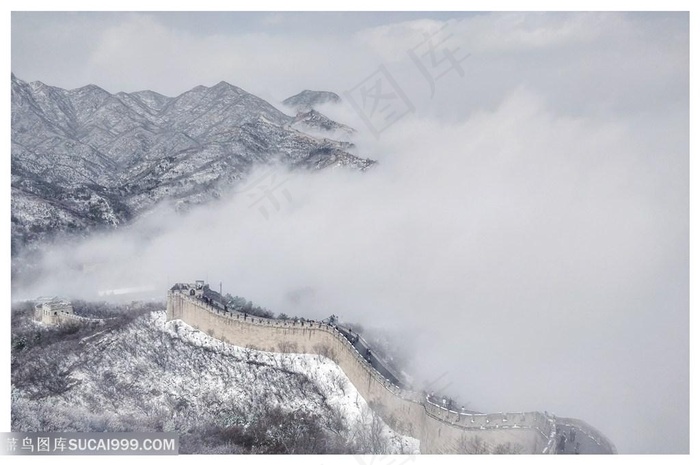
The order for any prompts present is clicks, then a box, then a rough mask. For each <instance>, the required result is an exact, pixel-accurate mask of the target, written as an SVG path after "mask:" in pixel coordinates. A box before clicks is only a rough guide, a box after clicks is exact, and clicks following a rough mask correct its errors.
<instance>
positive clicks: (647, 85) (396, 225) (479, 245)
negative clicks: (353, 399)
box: [13, 13, 689, 453]
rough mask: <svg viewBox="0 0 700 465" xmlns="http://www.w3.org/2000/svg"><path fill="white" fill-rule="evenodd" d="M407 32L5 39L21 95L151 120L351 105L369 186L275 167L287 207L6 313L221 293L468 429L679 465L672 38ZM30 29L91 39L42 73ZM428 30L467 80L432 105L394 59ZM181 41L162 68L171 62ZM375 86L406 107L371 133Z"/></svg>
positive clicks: (28, 291)
mask: <svg viewBox="0 0 700 465" xmlns="http://www.w3.org/2000/svg"><path fill="white" fill-rule="evenodd" d="M445 15H446V16H449V15H448V14H443V15H442V16H445ZM234 16H235V15H234ZM420 16H421V15H420V14H412V15H410V16H406V17H405V18H403V19H402V18H401V17H398V18H397V16H396V15H391V16H387V17H386V19H385V20H384V23H382V24H376V23H377V22H378V21H377V20H376V19H374V20H372V21H370V20H369V19H368V20H367V24H371V25H368V26H363V23H362V21H358V20H357V18H356V16H355V15H349V19H347V22H346V23H343V19H342V18H340V17H338V16H337V15H329V16H327V17H326V19H327V20H328V21H329V22H331V23H332V24H338V25H343V24H345V26H346V27H345V28H336V29H332V28H328V29H326V28H322V29H321V30H320V32H319V33H318V36H313V35H310V34H309V33H308V32H305V33H302V32H300V30H301V29H299V28H300V27H301V26H299V24H300V23H301V24H313V23H314V22H315V21H322V20H323V19H324V17H323V16H321V15H311V14H307V15H300V14H294V15H287V16H285V15H262V14H260V15H251V16H249V19H250V21H247V22H248V23H249V24H253V25H255V24H259V25H260V26H259V27H260V30H259V31H257V32H256V31H253V30H246V31H243V32H240V33H238V34H237V33H235V32H228V33H227V32H226V31H225V28H213V30H212V32H211V33H210V34H206V33H204V32H202V31H201V30H199V31H193V30H191V29H187V28H185V27H184V26H182V24H181V23H183V20H182V18H180V19H178V21H174V20H173V19H172V17H166V16H159V15H156V14H130V15H122V14H119V15H115V16H114V18H110V17H109V15H105V14H102V15H99V16H94V17H91V16H90V15H66V14H51V15H47V14H45V15H33V14H17V13H15V14H13V71H14V72H15V74H17V76H18V77H19V78H21V79H25V80H34V79H38V80H42V81H44V82H46V83H49V84H56V85H62V86H65V87H77V86H80V85H84V84H87V83H88V82H87V81H86V79H87V80H89V82H92V83H95V84H98V85H102V86H104V87H105V88H107V89H108V90H110V91H119V90H138V89H141V88H150V89H152V90H155V91H160V92H162V93H165V94H169V95H175V94H177V93H178V92H182V91H185V90H187V89H188V88H190V87H194V86H195V85H198V84H205V85H212V84H215V83H216V82H218V81H220V80H226V81H228V82H230V83H232V84H235V85H238V86H240V87H242V88H244V89H246V90H248V91H251V92H253V93H256V94H257V95H259V96H262V97H264V98H266V99H269V100H271V101H273V103H275V104H277V105H279V103H278V102H279V101H281V100H282V99H284V98H286V97H288V96H289V95H292V94H293V93H296V92H298V91H301V90H302V89H306V88H311V89H318V90H331V91H335V92H337V93H339V94H341V96H342V97H344V98H345V103H344V104H343V105H341V106H336V107H331V106H327V107H324V108H322V109H321V111H322V112H324V113H325V114H327V115H329V116H330V117H332V118H333V119H335V120H336V121H340V122H342V123H345V124H349V125H351V126H353V127H355V128H356V129H358V135H357V136H356V140H355V142H356V144H357V147H356V149H355V150H354V152H355V153H356V154H357V155H359V156H363V157H369V158H373V159H376V160H378V161H379V163H378V164H377V165H375V166H374V167H373V168H372V169H370V170H368V171H367V172H365V173H360V172H355V171H352V170H349V169H334V170H327V171H323V172H317V173H300V172H286V171H283V170H282V169H281V168H277V171H276V176H277V178H276V179H278V180H284V181H285V182H284V184H283V185H282V187H281V188H279V189H278V190H276V191H275V192H274V193H273V194H272V195H273V196H274V198H275V200H276V201H277V202H278V203H277V206H278V207H279V208H276V205H275V204H274V202H273V201H272V200H271V199H269V198H268V199H266V200H265V202H262V203H261V202H259V203H255V204H253V202H252V201H251V198H250V196H249V195H248V193H249V192H250V191H249V190H248V191H247V190H246V188H245V186H243V187H241V188H239V189H237V191H236V192H231V193H229V194H228V195H226V196H225V197H224V198H223V199H222V200H220V201H217V202H214V203H211V204H208V205H206V206H202V207H199V208H196V209H194V210H192V211H191V212H189V213H187V214H181V213H175V212H173V211H172V210H171V209H170V208H169V207H168V206H167V205H163V206H161V207H160V208H158V209H157V210H155V211H153V212H152V213H150V214H149V215H147V216H145V217H143V218H141V219H140V220H138V221H136V222H135V223H133V224H131V225H129V226H126V227H123V228H122V229H120V230H117V231H115V232H112V233H104V234H99V235H95V236H93V237H90V238H88V239H85V240H82V241H78V242H71V243H66V244H59V245H56V246H54V247H52V248H51V249H49V250H46V251H45V255H44V257H43V259H42V260H41V261H40V262H39V263H37V264H36V265H37V267H38V270H39V271H38V272H37V274H36V280H33V281H32V282H31V283H26V282H23V283H17V284H18V286H19V287H17V289H16V292H15V294H14V296H13V297H14V298H17V299H21V298H32V297H35V296H37V295H42V294H62V295H67V296H73V297H78V296H79V297H83V298H97V293H98V291H101V290H107V289H119V288H128V287H151V288H153V289H156V290H157V291H156V292H155V294H156V295H159V296H161V297H163V296H164V295H165V291H166V289H167V288H168V287H169V285H172V283H175V282H178V281H192V280H194V279H207V280H208V281H209V282H210V283H211V285H212V287H214V288H218V286H219V282H222V283H223V290H224V292H229V293H231V294H234V295H240V296H244V297H246V298H247V299H250V300H253V301H254V302H255V303H256V304H258V305H261V306H264V307H267V308H268V309H270V310H272V311H274V312H276V313H280V312H284V313H287V314H296V315H299V316H308V317H312V318H323V317H326V316H328V315H330V314H331V313H334V314H338V315H340V316H341V318H343V319H345V320H347V321H354V322H359V323H362V324H364V325H366V326H372V327H377V328H386V329H388V330H390V332H392V333H393V334H394V335H395V337H396V341H397V344H402V345H403V346H404V350H405V351H407V352H409V353H410V354H411V355H412V357H413V361H414V362H413V364H412V365H411V367H410V369H411V370H412V373H411V374H412V375H414V377H415V378H416V382H417V383H419V385H418V387H422V386H424V385H425V383H428V382H430V381H431V380H435V379H437V378H440V380H439V381H438V382H436V383H434V384H433V385H432V387H431V389H434V390H439V389H441V388H442V389H445V391H446V392H448V393H450V394H451V395H455V396H458V397H459V398H460V399H462V400H463V401H464V402H468V407H469V408H472V409H475V410H480V411H484V412H493V411H523V410H524V411H528V410H547V411H549V412H553V413H555V414H557V415H561V416H570V417H577V418H581V419H583V420H585V421H587V422H588V423H590V424H592V425H593V426H595V427H596V428H598V429H600V430H601V431H602V432H603V433H605V434H606V435H607V436H608V437H609V438H610V439H611V440H612V441H613V442H614V443H615V444H616V445H617V447H618V450H619V452H620V453H648V452H655V453H658V452H661V453H687V452H688V448H689V436H688V434H689V433H688V421H689V412H688V409H689V402H688V397H689V390H688V382H689V373H688V369H689V352H688V350H689V349H688V343H689V328H688V316H689V310H688V291H689V289H688V266H689V261H688V252H689V250H688V249H689V246H688V228H689V225H688V212H689V201H688V191H689V182H688V103H687V101H688V15H687V14H627V15H626V14H616V13H608V14H536V13H519V14H478V15H455V16H459V17H460V18H461V21H456V20H447V19H446V18H445V17H436V16H435V15H432V16H430V17H427V14H426V18H425V19H422V18H421V17H420ZM199 21H200V22H201V23H203V24H206V21H207V16H206V15H204V16H202V17H201V18H199ZM231 21H232V22H243V21H242V20H241V17H233V16H232V18H231ZM42 22H43V23H46V24H50V25H51V27H52V28H54V29H52V30H55V29H59V30H64V31H65V29H62V28H67V27H69V26H70V27H75V25H76V24H80V25H81V27H82V29H79V30H81V31H83V32H84V31H87V30H91V31H92V32H90V33H91V34H92V36H93V37H94V39H95V40H94V41H93V42H92V43H90V44H88V43H82V42H81V44H82V45H81V47H82V49H78V50H83V49H84V50H83V51H82V54H78V56H73V57H72V58H71V60H72V61H71V67H70V69H69V68H65V67H61V66H58V67H57V68H55V69H51V68H50V67H49V66H48V65H42V64H41V63H38V62H34V60H33V56H35V55H32V54H33V53H34V54H40V55H41V56H43V54H44V53H46V50H43V51H39V50H38V49H37V47H36V46H35V45H34V43H35V42H36V41H38V39H36V38H35V37H32V38H31V40H30V39H28V37H29V33H30V32H32V33H34V31H29V30H28V29H27V28H28V27H29V25H30V24H33V25H35V26H36V24H38V23H42ZM380 22H381V21H380ZM98 25H99V26H100V27H98ZM103 26H104V27H103ZM248 27H252V26H250V25H249V26H248ZM440 27H447V28H446V29H445V32H446V33H448V34H450V37H449V39H446V40H447V42H446V44H448V45H449V46H450V48H451V50H453V51H454V50H456V51H455V52H454V54H455V56H458V57H459V58H460V59H462V61H461V62H460V67H459V70H461V71H462V73H460V72H459V70H457V69H456V68H453V69H452V70H451V71H450V72H448V73H447V74H445V75H444V76H442V77H441V78H440V79H438V80H436V81H434V82H432V87H431V82H430V79H427V78H426V76H425V75H424V73H423V72H421V70H420V69H418V66H417V64H416V62H415V61H414V60H412V58H411V56H410V54H407V51H408V50H411V49H413V48H414V47H416V46H417V45H419V44H421V43H422V42H423V41H424V40H425V35H424V34H426V33H427V34H434V33H436V31H439V30H440ZM90 28H92V29H90ZM200 29H201V28H200ZM66 34H67V32H66ZM39 35H41V32H39ZM183 37H184V38H186V39H187V44H188V45H187V47H183V49H182V50H180V51H179V53H178V54H177V55H174V54H172V53H170V52H171V51H168V50H169V49H168V50H164V49H167V47H166V45H167V46H170V45H172V44H178V43H181V42H178V41H183V40H185V39H183ZM65 40H66V41H69V42H70V41H75V40H76V39H75V38H74V37H72V36H69V35H67V36H66V38H65ZM59 42H60V40H59ZM137 42H138V43H139V44H140V45H139V46H138V47H135V46H134V44H135V43H137ZM283 44H285V45H283ZM23 47H24V48H23ZM50 47H56V45H55V44H53V45H49V48H50ZM106 51H108V53H107V52H106ZM19 52H21V54H19ZM66 53H68V52H66ZM195 55H196V57H197V58H196V60H197V61H196V62H195V65H194V66H195V70H194V71H191V74H187V73H184V74H183V73H180V72H178V70H180V69H181V68H182V69H184V67H183V66H184V65H183V64H182V63H184V62H186V61H187V60H188V57H190V56H192V57H193V56H195ZM223 55H225V56H226V57H227V60H226V61H225V62H222V59H221V57H222V56H223ZM81 57H82V58H81ZM300 63H304V65H303V66H300V65H299V64H300ZM49 64H50V63H49ZM379 65H383V66H384V69H385V70H386V71H387V72H388V73H389V74H390V76H391V77H392V78H393V80H394V82H395V84H396V86H398V87H400V89H401V91H402V92H403V93H404V94H405V97H406V98H405V100H402V102H403V104H404V105H405V106H406V108H410V111H406V112H405V113H406V114H405V115H404V116H402V117H400V118H398V119H397V120H396V121H395V122H393V123H392V124H389V125H386V124H385V126H386V127H384V126H382V123H381V122H379V120H377V119H372V118H370V119H369V126H368V124H367V121H365V120H363V119H362V118H361V116H360V114H359V113H358V111H357V108H353V107H352V105H351V104H350V101H351V100H352V99H353V98H355V99H356V100H355V101H356V102H357V101H359V100H357V98H358V97H357V95H358V94H356V93H353V92H354V91H353V89H354V88H355V87H356V86H357V85H358V84H359V83H360V82H362V81H363V80H364V79H365V78H367V77H368V76H370V75H372V73H374V72H375V71H377V69H378V66H379ZM191 66H193V65H192V64H191V63H190V64H189V65H188V67H187V69H190V67H191ZM116 67H118V68H119V72H114V71H115V69H116ZM197 79H199V82H197ZM384 82H385V84H386V82H387V81H384ZM385 90H386V88H385ZM393 90H394V91H395V90H396V89H393ZM345 91H348V92H349V94H343V93H344V92H345ZM348 97H349V98H348ZM279 108H281V109H282V108H283V107H282V106H281V105H280V106H279ZM285 111H287V112H288V113H289V114H291V113H290V110H288V109H287V110H285ZM360 113H361V112H360ZM373 130H374V133H373ZM266 170H267V168H260V169H259V170H258V171H257V172H256V173H254V174H253V175H252V176H251V177H250V179H258V177H259V176H260V175H264V174H266V173H268V171H266ZM262 206H265V208H266V209H265V211H264V212H263V211H261V207H262ZM445 373H446V374H445Z"/></svg>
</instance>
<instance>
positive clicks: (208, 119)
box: [11, 74, 374, 253]
mask: <svg viewBox="0 0 700 465" xmlns="http://www.w3.org/2000/svg"><path fill="white" fill-rule="evenodd" d="M11 81H12V131H11V133H12V149H11V163H12V241H13V253H15V252H17V251H18V250H19V249H20V248H22V247H24V246H25V245H27V244H32V243H34V242H36V241H37V240H42V239H45V238H47V237H49V236H51V235H52V234H54V233H55V232H57V231H62V232H78V233H86V232H88V231H90V230H92V229H96V228H103V227H115V226H118V225H120V224H123V223H126V222H128V221H129V220H130V219H132V218H133V217H134V216H137V215H139V214H141V213H142V212H144V211H147V210H149V209H150V208H151V207H152V206H153V205H155V204H156V203H158V202H161V201H163V200H171V201H172V202H174V203H175V204H176V206H177V207H178V208H187V207H188V206H189V205H193V204H198V203H203V202H207V201H209V200H211V199H215V198H219V197H220V196H221V194H222V192H224V191H226V190H230V189H231V188H232V187H233V186H235V185H236V184H238V183H240V182H241V180H242V179H244V178H245V177H246V175H247V174H248V173H249V172H250V170H251V168H252V167H253V165H255V164H258V163H269V162H271V161H273V160H274V161H278V162H281V163H283V164H284V165H286V166H287V167H289V168H293V169H311V170H319V169H325V168H329V167H348V168H352V169H359V170H364V169H367V168H368V167H369V166H371V165H372V164H373V163H374V162H373V161H372V160H367V159H363V158H359V157H356V156H354V155H352V154H350V153H349V152H348V151H347V150H348V149H349V148H350V147H351V144H348V143H347V142H340V141H337V140H334V139H332V138H330V137H331V136H330V133H329V134H328V135H324V136H318V134H317V133H316V131H318V130H319V129H320V130H323V128H324V127H331V128H332V129H333V130H335V129H337V128H347V127H346V126H343V125H340V124H338V123H335V122H333V121H331V120H328V119H327V118H325V117H324V118H325V119H323V120H322V121H321V119H320V118H318V117H317V118H311V117H308V118H306V121H304V122H302V121H297V123H299V124H293V123H294V122H295V119H294V118H293V117H291V116H288V115H286V114H284V113H282V112H281V111H279V110H277V109H276V108H275V107H273V106H272V105H270V104H269V103H267V102H266V101H264V100H262V99H260V98H258V97H256V96H254V95H252V94H250V93H248V92H246V91H244V90H242V89H240V88H238V87H236V86H233V85H231V84H228V83H226V82H220V83H218V84H216V85H215V86H212V87H205V86H198V87H195V88H194V89H192V90H190V91H187V92H185V93H183V94H182V95H179V96H177V97H173V98H170V97H165V96H163V95H160V94H158V93H156V92H152V91H141V92H133V93H125V92H119V93H117V94H110V93H109V92H107V91H105V90H103V89H101V88H99V87H97V86H94V85H89V86H85V87H81V88H79V89H73V90H65V89H61V88H58V87H53V86H49V85H46V84H44V83H41V82H32V83H27V82H24V81H22V80H21V79H18V78H17V77H16V76H14V74H13V75H12V79H11ZM336 126H337V127H336ZM309 129H312V130H313V131H309ZM348 129H349V128H348ZM344 130H345V131H347V130H346V129H344ZM310 132H314V133H313V134H311V133H310Z"/></svg>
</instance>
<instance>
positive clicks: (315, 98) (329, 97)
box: [282, 89, 341, 112]
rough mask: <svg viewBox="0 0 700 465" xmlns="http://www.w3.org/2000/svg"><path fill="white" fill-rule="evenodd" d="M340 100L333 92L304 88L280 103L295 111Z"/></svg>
mask: <svg viewBox="0 0 700 465" xmlns="http://www.w3.org/2000/svg"><path fill="white" fill-rule="evenodd" d="M340 101H341V100H340V96H339V95H338V94H336V93H334V92H329V91H325V90H309V89H306V90H302V91H301V92H299V93H298V94H296V95H292V96H291V97H289V98H287V99H285V100H284V101H283V102H282V103H284V104H285V105H287V106H289V107H292V108H294V109H295V110H296V111H297V112H308V111H310V110H313V109H314V108H315V107H317V106H319V105H323V104H324V103H340Z"/></svg>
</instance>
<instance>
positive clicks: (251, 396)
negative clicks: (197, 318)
mask: <svg viewBox="0 0 700 465" xmlns="http://www.w3.org/2000/svg"><path fill="white" fill-rule="evenodd" d="M17 318H26V316H25V317H23V316H18V314H15V315H13V326H14V327H15V328H14V329H13V358H12V361H13V365H12V383H13V386H12V429H13V430H14V431H32V430H34V431H51V430H54V431H124V430H153V431H160V430H166V431H170V430H175V431H179V432H180V433H181V450H182V451H183V452H192V453H205V452H207V453H217V452H219V453H227V452H228V453H230V452H262V453H280V452H281V453H284V452H287V453H321V452H335V453H417V452H418V446H419V444H418V441H416V440H415V439H412V438H408V437H403V436H400V435H397V434H396V433H394V432H393V431H391V430H390V429H389V427H388V426H387V425H385V424H384V423H383V422H382V421H381V419H379V417H378V416H377V415H376V414H374V413H373V412H372V411H371V409H370V408H369V407H368V405H367V404H366V402H365V401H364V400H363V399H362V397H360V396H359V395H358V393H357V391H356V390H355V388H354V387H353V386H352V384H351V383H350V382H349V380H348V379H347V377H346V376H345V374H344V373H343V372H342V371H341V370H340V369H339V368H338V367H337V365H335V363H333V362H332V361H330V360H329V359H327V358H324V357H322V356H313V355H298V354H275V353H268V352H262V351H257V350H252V349H246V348H240V347H235V346H232V345H229V344H226V343H224V342H221V341H219V340H216V339H213V338H211V337H209V336H208V335H206V334H203V333H201V332H199V331H197V330H194V329H193V328H191V327H189V326H188V325H186V324H185V323H183V322H181V321H179V320H176V321H170V322H166V321H165V311H155V312H150V313H145V314H144V315H142V316H140V317H138V318H136V319H135V320H133V321H131V322H130V323H128V324H125V325H119V324H113V323H110V324H108V325H103V326H99V325H97V326H95V325H91V326H90V325H85V326H83V327H81V328H80V329H76V330H74V332H72V333H71V332H69V331H68V330H66V329H63V330H61V329H52V328H46V327H42V326H41V325H39V324H38V323H31V322H26V323H25V324H18V323H17V321H16V319H17ZM17 328H24V329H17ZM61 331H63V332H61ZM37 334H40V336H38V338H37V336H36V335H37ZM37 340H43V341H44V342H37ZM46 341H49V342H48V343H47V342H46Z"/></svg>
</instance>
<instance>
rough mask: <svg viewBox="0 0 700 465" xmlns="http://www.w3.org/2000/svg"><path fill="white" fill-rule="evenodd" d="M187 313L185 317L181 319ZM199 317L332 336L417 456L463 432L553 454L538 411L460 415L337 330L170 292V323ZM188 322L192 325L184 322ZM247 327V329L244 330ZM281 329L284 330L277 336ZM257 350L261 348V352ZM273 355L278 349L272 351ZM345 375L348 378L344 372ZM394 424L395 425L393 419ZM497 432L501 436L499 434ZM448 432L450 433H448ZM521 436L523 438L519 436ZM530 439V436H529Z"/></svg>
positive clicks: (363, 389)
mask: <svg viewBox="0 0 700 465" xmlns="http://www.w3.org/2000/svg"><path fill="white" fill-rule="evenodd" d="M183 304H185V305H187V308H190V309H194V310H195V313H188V312H189V310H188V311H186V310H184V307H183ZM177 309H180V310H177ZM178 312H179V314H178ZM185 314H187V315H188V316H185ZM197 315H200V316H202V315H209V317H207V318H209V319H208V320H207V325H209V326H208V327H209V329H211V325H212V324H214V325H215V324H216V323H215V322H216V321H218V322H220V323H219V325H220V326H222V327H225V329H226V331H228V333H226V334H238V333H240V332H241V331H251V330H256V331H258V332H259V330H262V331H263V332H265V334H267V332H266V331H265V329H266V328H269V329H270V331H269V334H270V338H272V339H274V338H275V337H282V336H278V335H281V334H284V337H286V338H290V337H303V338H304V340H307V339H309V340H310V339H312V337H313V336H312V333H317V334H319V335H322V334H325V335H328V336H330V337H331V338H332V340H335V341H336V342H338V343H339V344H340V345H339V347H342V348H344V349H345V352H346V353H347V354H349V355H350V356H351V360H353V361H354V363H355V364H356V365H354V366H359V367H361V369H360V371H362V372H364V373H365V374H364V375H363V376H364V377H365V381H361V382H360V384H362V386H359V385H355V387H356V388H357V389H358V391H359V392H360V394H361V395H362V396H363V397H364V398H365V400H366V401H368V402H370V400H372V399H370V398H367V397H366V395H368V394H371V397H372V398H374V399H375V400H376V399H381V400H383V401H384V402H383V403H384V404H386V405H389V406H390V407H389V408H388V411H386V412H384V414H385V415H386V417H387V418H385V417H384V416H382V412H379V413H380V416H382V418H383V419H384V420H385V421H386V422H387V423H389V424H391V421H389V419H390V418H391V417H400V418H402V419H403V421H402V422H401V421H400V422H398V423H397V424H398V425H399V426H400V428H398V430H399V432H401V433H402V434H407V435H410V436H413V437H417V439H419V440H420V441H421V451H422V452H423V453H425V452H428V453H435V452H444V451H446V450H453V449H454V445H453V443H454V436H455V435H459V434H464V433H465V432H467V433H470V434H488V435H490V436H489V437H492V438H500V437H503V436H502V434H505V433H506V432H509V433H508V436H507V437H513V434H514V433H515V432H518V431H520V433H518V435H517V436H516V437H517V438H521V439H520V440H522V441H524V443H525V445H526V450H528V451H529V452H530V453H553V450H554V447H551V446H552V444H553V443H552V441H553V440H554V439H555V434H556V432H555V426H554V422H553V420H552V419H551V418H550V417H549V416H547V415H545V414H542V413H540V412H515V413H513V412H510V413H491V414H479V413H463V412H456V411H453V410H449V409H447V408H445V407H442V406H439V405H437V404H435V403H433V402H431V401H430V400H429V398H428V397H427V395H426V394H425V393H418V392H415V391H411V390H407V389H402V388H401V387H400V386H397V385H396V384H393V383H392V382H391V381H390V380H388V379H386V378H385V377H384V376H382V374H381V373H380V372H379V371H377V370H376V369H375V368H374V367H373V366H372V365H371V364H370V363H369V362H368V361H367V360H366V359H365V358H364V357H363V356H362V354H360V353H359V352H358V350H357V349H356V348H355V346H353V344H352V343H351V342H350V341H349V340H348V339H347V338H346V337H345V336H344V335H343V334H342V333H341V332H340V331H339V330H338V329H337V328H335V327H334V326H332V325H329V324H327V323H324V322H317V321H307V322H295V321H291V320H278V319H271V318H263V317H258V316H250V315H247V316H246V315H244V314H243V313H240V312H237V311H225V310H223V309H220V308H218V307H216V306H214V305H211V304H209V303H207V302H205V301H203V300H202V299H200V298H197V297H195V296H190V295H187V294H185V293H182V292H180V291H177V290H171V291H169V292H168V319H169V320H170V319H182V320H183V321H185V322H186V323H188V324H190V325H191V326H193V327H195V328H197V329H200V330H203V327H199V326H197V324H196V320H198V318H199V317H198V316H197ZM212 317H213V318H215V320H211V318H212ZM188 319H190V320H195V321H188ZM212 321H214V323H212ZM202 326H205V325H202ZM245 328H249V329H248V330H246V329H245ZM280 329H282V330H286V331H282V332H280V331H279V330H280ZM237 332H238V333H237ZM221 334H223V333H221ZM240 335H241V336H242V335H243V334H242V333H241V334H240ZM215 337H216V336H215ZM221 337H222V338H223V339H224V340H226V342H230V341H228V340H227V339H228V338H227V337H225V336H221ZM319 337H321V336H319ZM279 342H280V341H278V343H279ZM234 343H235V342H234ZM278 346H279V345H278ZM261 350H265V349H264V348H261ZM302 350H305V351H304V352H303V353H314V352H313V350H310V348H309V347H307V348H306V349H302ZM272 351H277V350H275V348H273V349H272ZM316 353H317V352H316ZM341 358H342V357H341ZM345 360H346V361H345V362H344V364H345V367H344V366H343V365H342V364H340V363H339V365H340V367H341V369H343V370H344V371H345V369H346V368H348V367H349V365H347V363H350V362H348V361H347V359H345ZM334 361H336V360H334ZM336 363H338V361H336ZM355 370H356V369H355ZM354 373H355V374H354V380H353V377H350V376H349V377H350V378H351V381H352V382H353V384H356V383H357V382H358V381H359V380H360V379H361V376H360V375H358V373H359V372H357V371H355V372H354ZM346 374H348V373H347V372H346ZM358 376H360V378H358ZM367 383H369V384H367ZM372 385H375V386H381V388H382V390H383V391H384V392H385V393H386V394H385V395H382V394H381V393H380V392H378V391H376V390H373V389H375V388H372ZM412 406H413V407H412ZM392 419H393V420H395V418H392ZM428 419H432V421H437V423H432V422H431V421H428ZM395 423H396V422H395ZM437 425H443V426H445V427H447V428H448V430H446V431H445V432H444V434H443V433H441V430H442V428H440V427H439V426H437ZM499 431H501V432H502V433H499ZM528 431H531V433H527V432H528ZM448 432H449V433H450V434H447V433H448ZM525 433H527V434H526V435H525V436H523V434H525ZM533 434H534V436H532V435H533ZM450 438H452V439H450ZM424 442H426V444H424ZM543 446H544V447H543Z"/></svg>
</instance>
